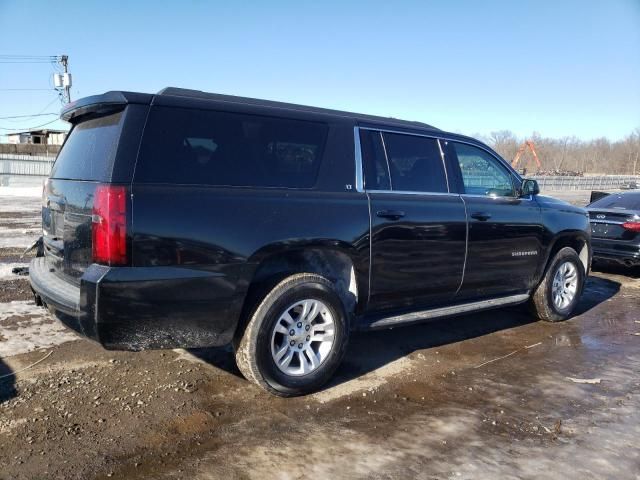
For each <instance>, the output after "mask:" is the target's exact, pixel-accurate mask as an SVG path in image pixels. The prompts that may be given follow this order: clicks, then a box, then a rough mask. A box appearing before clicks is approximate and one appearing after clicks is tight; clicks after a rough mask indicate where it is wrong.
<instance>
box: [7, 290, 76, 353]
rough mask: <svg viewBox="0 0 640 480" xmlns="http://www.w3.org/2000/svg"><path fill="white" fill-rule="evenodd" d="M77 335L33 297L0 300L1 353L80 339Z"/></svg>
mask: <svg viewBox="0 0 640 480" xmlns="http://www.w3.org/2000/svg"><path fill="white" fill-rule="evenodd" d="M77 339H78V336H77V335H76V334H75V333H73V332H72V331H71V330H69V329H67V328H66V327H65V326H64V325H62V323H60V322H59V321H58V320H56V319H55V318H53V317H52V316H51V315H50V314H49V313H48V312H47V311H46V310H45V309H44V308H42V307H38V306H36V305H35V303H33V302H32V301H13V302H8V303H0V357H3V358H6V357H10V356H13V355H19V354H21V353H27V352H32V351H34V350H39V349H41V348H47V347H52V346H54V345H60V344H61V343H65V342H71V341H73V340H77Z"/></svg>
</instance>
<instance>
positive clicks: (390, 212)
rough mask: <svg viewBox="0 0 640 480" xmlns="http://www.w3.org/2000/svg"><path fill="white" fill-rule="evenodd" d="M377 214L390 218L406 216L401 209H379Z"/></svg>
mask: <svg viewBox="0 0 640 480" xmlns="http://www.w3.org/2000/svg"><path fill="white" fill-rule="evenodd" d="M376 215H377V216H378V217H381V218H388V219H389V220H399V219H401V218H402V217H404V215H405V213H404V212H402V211H400V210H379V211H377V212H376Z"/></svg>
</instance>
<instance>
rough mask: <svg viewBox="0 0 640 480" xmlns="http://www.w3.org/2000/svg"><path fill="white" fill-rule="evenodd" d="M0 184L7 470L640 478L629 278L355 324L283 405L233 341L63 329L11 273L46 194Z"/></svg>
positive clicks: (0, 459)
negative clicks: (144, 346) (120, 338)
mask: <svg viewBox="0 0 640 480" xmlns="http://www.w3.org/2000/svg"><path fill="white" fill-rule="evenodd" d="M1 195H2V192H1V191H0V479H5V478H6V479H27V478H28V479H31V478H47V479H51V478H79V479H80V478H81V479H91V478H107V477H110V478H127V479H131V478H134V479H165V478H167V479H169V478H196V479H217V478H225V479H227V480H231V479H254V478H255V479H261V480H265V479H271V478H275V479H298V478H307V477H314V478H321V479H322V478H330V477H334V478H366V479H370V478H379V479H388V478H415V479H434V478H437V479H448V478H474V479H478V478H479V479H485V478H486V479H495V478H549V479H565V478H576V479H577V478H580V479H584V478H616V479H639V478H640V474H639V472H640V373H639V369H638V365H640V309H639V308H638V307H640V273H639V272H630V271H608V272H594V273H593V275H592V276H591V277H590V279H589V281H588V283H587V288H586V293H585V295H584V297H583V300H582V302H581V304H580V307H579V315H577V316H576V317H575V318H573V319H571V320H569V321H567V322H563V323H560V324H546V323H542V322H537V321H534V320H533V319H532V318H531V316H530V315H529V314H528V312H527V311H526V310H525V309H524V308H511V309H503V310H496V311H492V312H485V313H482V314H475V315H467V316H463V317H459V318H455V319H446V320H441V321H436V322H431V323H428V324H424V325H419V326H412V327H405V328H398V329H395V330H391V331H381V332H373V333H360V334H356V335H354V336H353V338H352V341H351V344H350V348H349V351H348V354H347V358H346V360H345V362H344V364H343V366H342V367H341V368H340V370H339V372H338V375H337V377H336V379H335V381H334V382H333V383H332V384H331V385H330V386H328V387H327V388H326V389H324V390H323V391H322V392H319V393H317V394H314V395H310V396H307V397H304V398H296V399H288V400H287V399H279V398H274V397H272V396H270V395H268V394H266V393H264V392H262V390H260V389H259V388H257V387H254V386H253V385H251V384H249V383H248V382H246V381H245V380H244V379H243V378H242V377H241V376H240V374H239V372H238V371H237V369H236V367H235V365H234V362H233V356H232V353H231V351H230V350H229V349H228V348H217V349H206V350H193V351H185V350H173V351H171V350H170V351H147V352H139V353H129V352H109V351H105V350H104V349H102V348H101V347H99V346H98V345H96V344H94V343H92V342H90V341H88V340H84V339H80V338H78V337H77V336H76V335H75V334H74V333H73V332H70V331H68V330H66V329H65V328H64V327H62V326H61V325H60V324H59V323H58V322H57V321H55V320H53V319H52V318H51V317H50V316H49V315H48V314H47V313H46V312H45V311H44V310H42V309H40V308H37V307H35V305H34V304H33V302H32V301H31V297H30V291H29V288H28V281H27V279H26V278H24V277H16V276H14V275H12V274H11V267H12V266H14V265H19V264H21V263H24V260H22V261H21V260H20V259H19V255H20V252H21V250H22V246H23V245H25V244H27V243H29V240H30V239H31V238H32V237H33V236H36V237H37V235H38V210H39V199H38V198H34V197H23V198H16V197H15V196H12V197H2V196H1ZM571 195H572V196H571V198H569V200H570V201H572V202H574V203H582V204H584V203H585V201H586V199H587V198H588V193H587V194H586V197H585V196H584V195H582V194H580V193H578V194H576V193H575V192H571ZM581 195H582V196H581Z"/></svg>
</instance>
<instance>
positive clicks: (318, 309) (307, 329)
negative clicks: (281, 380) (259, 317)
mask: <svg viewBox="0 0 640 480" xmlns="http://www.w3.org/2000/svg"><path fill="white" fill-rule="evenodd" d="M334 325H335V324H334V318H333V315H332V313H331V310H329V308H328V307H327V305H325V304H324V303H323V302H321V301H320V300H315V299H305V300H299V301H297V302H296V303H294V304H292V305H290V306H289V307H287V308H286V309H285V310H284V311H283V312H282V313H281V314H280V316H279V317H278V321H277V322H276V323H275V326H274V327H273V332H272V333H271V356H272V358H273V361H274V362H275V364H276V366H277V367H278V369H279V370H280V371H282V372H283V373H285V374H287V375H292V376H302V375H308V374H309V373H311V372H313V371H315V370H316V369H317V368H318V367H320V365H322V363H323V362H324V361H325V360H326V359H327V357H328V356H329V354H330V353H331V350H332V348H333V342H334V338H335V328H334Z"/></svg>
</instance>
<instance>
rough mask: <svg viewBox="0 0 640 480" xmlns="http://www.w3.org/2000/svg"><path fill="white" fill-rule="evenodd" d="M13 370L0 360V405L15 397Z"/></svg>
mask: <svg viewBox="0 0 640 480" xmlns="http://www.w3.org/2000/svg"><path fill="white" fill-rule="evenodd" d="M15 379H16V377H15V375H13V370H11V368H10V367H9V366H8V365H7V364H6V363H4V362H3V361H2V359H0V404H3V403H4V402H6V401H9V400H11V399H12V398H14V397H15V396H16V395H17V392H16V385H15Z"/></svg>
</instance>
